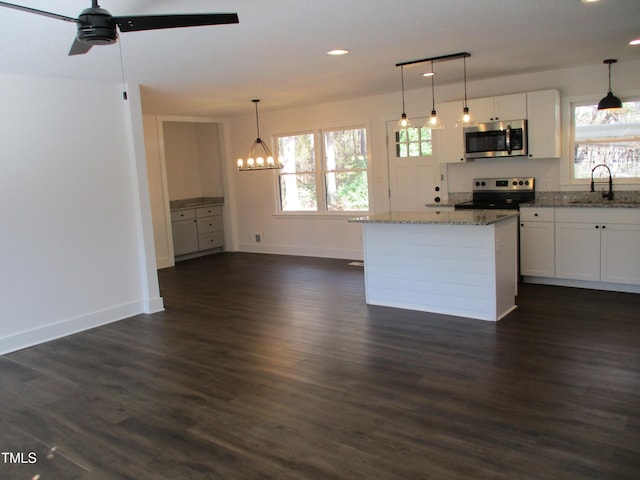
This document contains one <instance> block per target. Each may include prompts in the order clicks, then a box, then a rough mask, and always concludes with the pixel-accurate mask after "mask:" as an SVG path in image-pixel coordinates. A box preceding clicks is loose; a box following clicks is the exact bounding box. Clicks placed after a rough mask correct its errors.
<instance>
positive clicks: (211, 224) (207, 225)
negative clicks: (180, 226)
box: [197, 216, 222, 234]
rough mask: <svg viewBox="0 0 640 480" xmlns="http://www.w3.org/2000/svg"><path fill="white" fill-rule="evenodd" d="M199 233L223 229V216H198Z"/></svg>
mask: <svg viewBox="0 0 640 480" xmlns="http://www.w3.org/2000/svg"><path fill="white" fill-rule="evenodd" d="M197 222H198V233H199V234H202V233H211V232H217V231H220V230H222V217H220V216H212V217H204V218H198V220H197Z"/></svg>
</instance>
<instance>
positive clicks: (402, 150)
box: [396, 127, 433, 158]
mask: <svg viewBox="0 0 640 480" xmlns="http://www.w3.org/2000/svg"><path fill="white" fill-rule="evenodd" d="M432 147H433V145H432V143H431V129H430V128H424V127H411V128H403V129H402V130H398V131H397V132H396V157H398V158H407V157H427V156H429V155H432V154H433V148H432Z"/></svg>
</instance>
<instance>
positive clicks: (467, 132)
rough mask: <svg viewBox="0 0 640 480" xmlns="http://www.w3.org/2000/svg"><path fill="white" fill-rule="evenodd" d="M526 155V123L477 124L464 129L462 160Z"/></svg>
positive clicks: (512, 121) (510, 121) (524, 121)
mask: <svg viewBox="0 0 640 480" xmlns="http://www.w3.org/2000/svg"><path fill="white" fill-rule="evenodd" d="M526 155H527V121H526V120H507V121H501V122H491V123H479V124H478V125H475V126H473V127H465V128H464V158H494V157H518V156H526Z"/></svg>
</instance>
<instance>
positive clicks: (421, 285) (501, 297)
mask: <svg viewBox="0 0 640 480" xmlns="http://www.w3.org/2000/svg"><path fill="white" fill-rule="evenodd" d="M517 218H518V216H517V213H514V212H504V211H485V210H483V211H478V210H472V211H455V212H429V213H427V212H425V213H424V214H422V213H416V214H410V213H405V214H381V215H374V216H369V217H360V218H357V219H352V220H350V221H352V222H359V223H363V233H364V234H363V241H364V265H365V267H364V268H365V288H366V301H367V303H368V304H371V305H382V306H387V307H396V308H405V309H410V310H420V311H424V312H434V313H442V314H447V315H455V316H461V317H469V318H475V319H480V320H490V321H496V320H500V319H501V318H503V317H504V316H505V315H507V314H508V313H509V312H511V311H512V310H513V309H515V308H516V304H515V297H516V295H517V286H518V272H517V228H518V227H517V226H518V222H517Z"/></svg>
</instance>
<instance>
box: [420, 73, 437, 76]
mask: <svg viewBox="0 0 640 480" xmlns="http://www.w3.org/2000/svg"><path fill="white" fill-rule="evenodd" d="M434 75H435V73H433V72H425V73H423V74H422V76H423V77H433V76H434Z"/></svg>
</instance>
